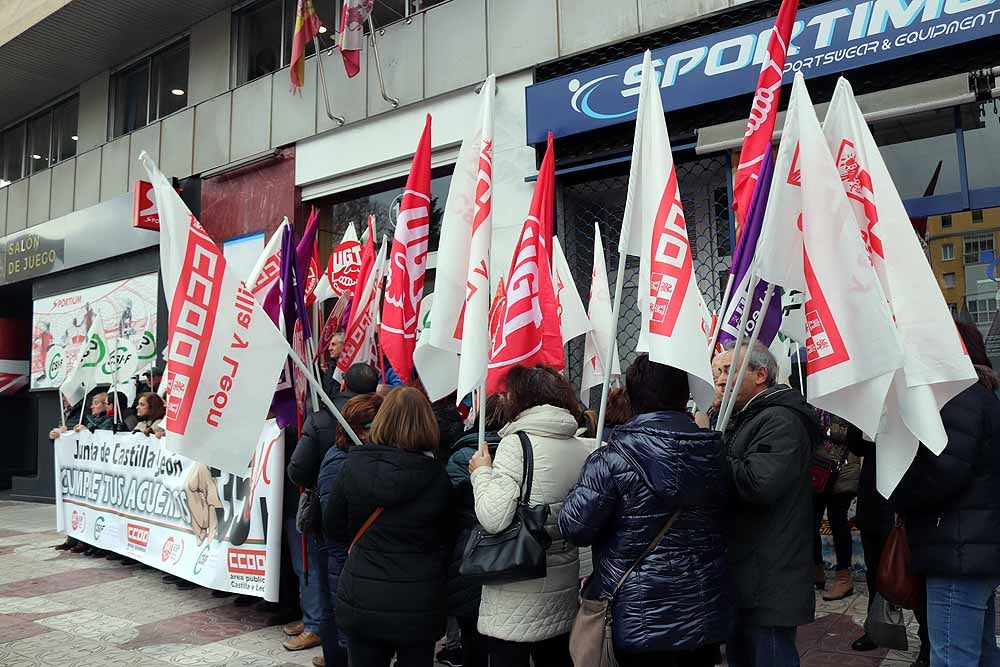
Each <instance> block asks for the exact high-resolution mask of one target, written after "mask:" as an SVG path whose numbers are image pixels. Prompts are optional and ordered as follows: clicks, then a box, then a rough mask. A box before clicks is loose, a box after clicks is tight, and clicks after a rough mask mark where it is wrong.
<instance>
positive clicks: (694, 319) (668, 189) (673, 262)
mask: <svg viewBox="0 0 1000 667" xmlns="http://www.w3.org/2000/svg"><path fill="white" fill-rule="evenodd" d="M626 251H627V252H628V254H630V255H639V257H640V264H639V296H638V303H639V309H640V311H641V312H642V328H641V329H640V330H639V344H638V346H637V349H638V350H639V351H640V352H646V351H648V352H649V358H650V359H651V360H652V361H655V362H657V363H661V364H666V365H668V366H673V367H674V368H678V369H681V370H684V371H687V374H688V381H689V383H690V387H691V393H692V395H693V396H694V398H695V401H696V402H697V404H698V406H699V407H700V408H701V409H702V410H707V409H708V407H709V406H710V405H711V403H712V399H713V397H714V395H715V389H714V382H713V379H712V366H711V360H710V359H709V355H708V352H707V350H708V334H709V329H710V324H709V323H710V322H711V316H710V315H709V312H708V308H707V307H706V306H705V300H704V298H703V297H702V295H701V290H699V288H698V281H697V278H696V276H695V273H694V262H693V258H692V253H691V243H690V242H689V241H688V233H687V225H686V223H685V221H684V208H683V206H682V204H681V195H680V190H679V189H678V187H677V172H676V171H675V170H674V159H673V154H672V153H671V150H670V136H669V135H668V134H667V123H666V119H665V118H664V116H663V102H662V100H661V99H660V89H659V86H658V85H657V77H656V72H655V71H654V70H653V67H652V63H651V59H650V53H649V51H646V53H645V55H644V56H643V61H642V83H641V87H640V89H639V112H638V118H637V121H636V126H635V139H634V142H633V144H632V169H631V172H630V173H629V182H628V194H627V196H626V199H625V216H624V218H623V220H622V236H621V241H620V243H619V252H626Z"/></svg>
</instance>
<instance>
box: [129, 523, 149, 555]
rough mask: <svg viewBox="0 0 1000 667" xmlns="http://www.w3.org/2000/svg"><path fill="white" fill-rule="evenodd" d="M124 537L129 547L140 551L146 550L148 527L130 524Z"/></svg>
mask: <svg viewBox="0 0 1000 667" xmlns="http://www.w3.org/2000/svg"><path fill="white" fill-rule="evenodd" d="M126 530H127V532H126V536H127V539H128V543H129V545H130V546H132V547H135V548H136V549H140V550H142V551H145V550H146V547H148V546H149V527H148V526H140V525H139V524H137V523H130V524H128V526H127V528H126Z"/></svg>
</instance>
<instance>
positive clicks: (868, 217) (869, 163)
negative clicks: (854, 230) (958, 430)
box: [823, 79, 977, 497]
mask: <svg viewBox="0 0 1000 667" xmlns="http://www.w3.org/2000/svg"><path fill="white" fill-rule="evenodd" d="M823 133H824V134H825V135H826V139H827V142H828V144H829V146H830V151H831V153H832V154H833V157H834V160H835V161H836V164H837V169H838V170H839V172H840V178H841V181H842V182H843V184H844V191H845V192H846V193H847V199H848V200H849V201H850V203H851V210H852V211H853V212H854V220H855V221H856V222H857V224H858V227H859V229H860V232H861V238H862V239H864V241H865V246H866V247H867V250H868V257H869V259H870V260H871V262H872V266H874V268H875V273H876V275H877V276H878V278H879V282H881V284H882V289H883V291H884V292H885V295H886V297H887V299H888V301H889V307H890V308H891V310H892V316H893V321H894V322H895V325H896V331H897V332H898V333H899V337H900V340H901V342H902V345H903V353H904V356H903V367H902V368H900V369H899V370H897V371H896V374H895V376H894V377H893V381H892V386H891V388H890V389H889V395H888V399H887V400H886V406H885V417H884V420H883V422H882V424H881V426H880V428H879V433H878V436H877V442H878V450H879V454H878V461H877V464H878V465H877V474H876V478H877V482H878V488H879V491H880V492H881V493H882V494H883V495H884V496H886V497H888V496H889V495H890V494H891V493H892V491H893V489H895V488H896V485H897V484H898V483H899V481H900V480H901V479H902V476H903V474H904V473H905V472H906V470H907V468H909V467H910V464H911V463H912V462H913V458H914V457H915V456H916V454H917V446H918V443H923V444H924V445H925V446H926V447H928V448H929V449H930V450H931V451H933V452H934V453H935V454H940V453H941V452H942V451H943V450H944V448H945V445H946V444H947V442H948V434H947V433H946V432H945V430H944V426H943V425H942V423H941V414H940V410H941V408H942V407H944V404H945V403H947V402H948V401H949V400H951V399H952V398H953V397H954V396H955V395H956V394H958V393H959V392H960V391H962V390H963V389H965V388H966V387H968V386H969V385H971V384H973V383H974V382H975V381H976V377H977V376H976V371H975V369H974V368H973V367H972V362H970V361H969V357H968V355H967V354H966V353H965V351H964V350H963V348H962V341H961V339H960V337H959V335H958V332H957V331H956V330H955V327H954V325H953V324H952V318H951V312H950V311H949V309H948V306H947V304H946V303H945V300H944V296H943V295H942V294H941V290H940V289H938V285H937V281H936V280H935V278H934V274H933V272H932V271H931V267H930V264H928V263H927V258H926V257H925V256H924V252H923V249H922V248H921V247H920V241H919V240H918V239H917V237H916V236H915V235H914V234H913V231H912V230H913V228H912V226H911V223H910V220H909V216H908V215H907V213H906V209H905V208H904V207H903V202H902V200H901V199H900V197H899V193H898V192H897V191H896V186H895V185H894V184H893V182H892V178H891V177H890V176H889V170H888V169H887V168H886V166H885V162H884V161H883V160H882V155H881V153H880V152H879V149H878V146H877V145H876V143H875V139H874V137H872V134H871V131H870V130H869V129H868V124H867V123H866V122H865V119H864V116H863V115H862V113H861V110H860V109H859V108H858V105H857V102H856V101H855V99H854V92H853V91H852V90H851V85H850V84H849V83H848V82H847V80H845V79H841V80H840V81H839V82H838V83H837V88H836V91H835V92H834V94H833V99H832V100H831V101H830V108H829V111H828V112H827V116H826V122H825V123H824V125H823Z"/></svg>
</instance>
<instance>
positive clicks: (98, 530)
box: [94, 516, 105, 542]
mask: <svg viewBox="0 0 1000 667" xmlns="http://www.w3.org/2000/svg"><path fill="white" fill-rule="evenodd" d="M104 524H105V521H104V517H103V516H99V517H97V521H95V522H94V541H95V542H100V541H101V535H103V534H104Z"/></svg>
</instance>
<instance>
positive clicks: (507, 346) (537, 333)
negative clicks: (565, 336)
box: [486, 136, 564, 393]
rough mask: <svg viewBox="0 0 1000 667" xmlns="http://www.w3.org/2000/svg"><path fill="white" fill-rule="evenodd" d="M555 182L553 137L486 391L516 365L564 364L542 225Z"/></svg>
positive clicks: (514, 265)
mask: <svg viewBox="0 0 1000 667" xmlns="http://www.w3.org/2000/svg"><path fill="white" fill-rule="evenodd" d="M554 185H555V155H554V151H553V149H552V137H551V136H549V144H548V149H547V150H546V151H545V158H544V159H543V160H542V166H541V169H539V171H538V182H537V183H535V194H534V196H533V197H532V198H531V210H530V211H529V212H528V217H527V218H526V219H525V221H524V226H523V227H522V228H521V236H520V238H519V239H518V241H517V246H515V248H514V257H513V258H512V259H511V263H510V271H509V272H508V274H507V286H506V299H505V300H504V302H503V303H502V304H501V305H499V306H498V308H499V313H498V314H497V316H496V322H497V323H496V332H495V333H494V335H493V338H492V342H491V344H490V362H489V369H488V371H487V376H486V391H487V393H493V392H495V391H498V390H500V389H502V387H503V384H504V381H505V380H506V378H507V372H508V371H510V369H511V368H513V367H514V366H531V365H534V364H545V365H547V366H551V367H552V368H555V369H557V370H561V369H562V367H563V363H564V360H563V344H562V334H561V333H560V331H559V306H558V304H557V303H556V295H555V290H554V289H553V287H552V269H551V268H550V266H549V255H548V250H547V246H546V244H545V242H544V239H543V236H544V233H545V232H544V228H543V227H542V224H543V223H542V221H543V220H545V219H546V216H551V215H552V213H551V211H549V212H546V211H545V210H544V209H545V206H550V207H551V205H552V200H551V198H550V197H549V192H551V191H554V190H553V188H554ZM546 200H547V201H548V204H546Z"/></svg>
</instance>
